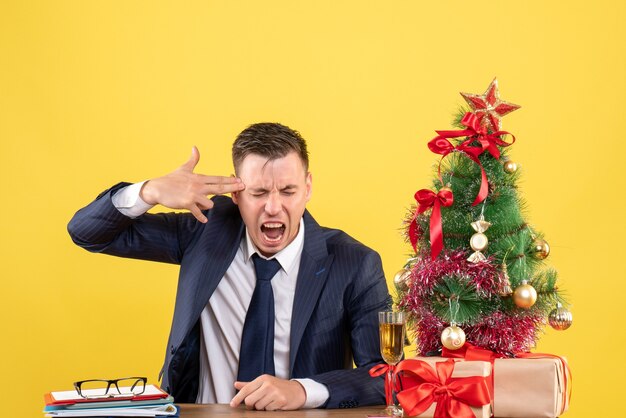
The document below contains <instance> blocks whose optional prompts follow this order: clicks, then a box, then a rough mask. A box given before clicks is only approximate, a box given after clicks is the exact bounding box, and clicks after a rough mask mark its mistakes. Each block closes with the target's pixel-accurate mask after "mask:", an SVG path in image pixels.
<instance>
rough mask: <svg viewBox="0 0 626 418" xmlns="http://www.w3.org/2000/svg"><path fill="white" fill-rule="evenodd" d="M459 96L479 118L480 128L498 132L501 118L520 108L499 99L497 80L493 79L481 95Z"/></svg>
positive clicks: (465, 94)
mask: <svg viewBox="0 0 626 418" xmlns="http://www.w3.org/2000/svg"><path fill="white" fill-rule="evenodd" d="M461 96H463V98H464V99H465V101H467V103H468V104H469V105H470V107H471V108H472V110H473V111H474V113H475V114H476V116H478V117H479V118H480V120H481V121H480V124H481V126H484V127H486V128H487V129H491V131H492V132H495V131H499V130H500V127H501V126H502V121H501V118H502V116H504V115H506V114H508V113H511V112H512V111H514V110H517V109H519V108H520V106H519V105H516V104H513V103H509V102H505V101H504V100H501V99H500V92H499V91H498V80H497V79H495V78H494V79H493V81H492V82H491V84H489V87H487V90H486V91H485V93H483V94H469V93H461Z"/></svg>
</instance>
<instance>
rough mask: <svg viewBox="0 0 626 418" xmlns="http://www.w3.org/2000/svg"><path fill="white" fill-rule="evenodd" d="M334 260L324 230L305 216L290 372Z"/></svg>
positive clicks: (293, 323)
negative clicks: (329, 251)
mask: <svg viewBox="0 0 626 418" xmlns="http://www.w3.org/2000/svg"><path fill="white" fill-rule="evenodd" d="M332 260H333V256H332V255H329V254H328V250H327V248H326V239H325V238H324V234H323V229H322V228H321V227H320V226H319V225H318V224H317V222H315V220H314V219H313V217H312V216H311V215H310V214H309V212H308V211H306V212H305V213H304V247H303V249H302V257H301V260H300V269H299V271H298V281H297V283H296V291H295V295H294V301H293V310H292V314H291V338H290V350H289V369H290V370H291V371H293V368H294V363H295V359H296V354H297V353H298V348H299V347H300V342H301V341H302V336H303V335H304V330H305V329H306V326H307V324H308V322H309V318H310V317H311V314H312V313H313V309H314V308H315V306H316V305H317V301H318V299H319V297H320V294H321V292H322V288H323V287H324V283H326V279H327V278H328V272H329V271H330V265H331V263H332Z"/></svg>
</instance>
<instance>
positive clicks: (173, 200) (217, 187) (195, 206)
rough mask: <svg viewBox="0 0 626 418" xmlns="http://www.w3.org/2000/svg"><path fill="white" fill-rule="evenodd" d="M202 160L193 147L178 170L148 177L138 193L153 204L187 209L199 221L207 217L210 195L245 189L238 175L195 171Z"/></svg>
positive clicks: (211, 205)
mask: <svg viewBox="0 0 626 418" xmlns="http://www.w3.org/2000/svg"><path fill="white" fill-rule="evenodd" d="M198 161H200V152H199V151H198V148H196V147H193V149H192V150H191V157H190V158H189V160H188V161H187V162H186V163H185V164H183V165H182V166H180V167H179V168H178V169H176V170H175V171H173V172H171V173H169V174H166V175H165V176H163V177H158V178H155V179H152V180H148V181H147V182H145V183H144V185H143V187H142V188H141V192H140V193H139V195H140V197H141V198H142V199H143V200H144V201H145V202H146V203H148V204H150V205H156V204H161V205H163V206H165V207H168V208H170V209H188V210H189V211H190V212H191V213H192V214H193V216H195V217H196V219H198V220H199V221H200V222H202V223H206V221H207V218H206V216H204V214H203V213H202V212H201V210H203V209H211V208H212V207H213V202H212V201H211V200H210V199H209V198H208V197H207V196H208V195H216V194H224V193H231V192H238V191H240V190H243V189H244V188H245V185H244V184H243V182H242V181H241V179H239V178H235V177H221V176H205V175H202V174H194V172H193V170H194V168H195V167H196V165H197V164H198Z"/></svg>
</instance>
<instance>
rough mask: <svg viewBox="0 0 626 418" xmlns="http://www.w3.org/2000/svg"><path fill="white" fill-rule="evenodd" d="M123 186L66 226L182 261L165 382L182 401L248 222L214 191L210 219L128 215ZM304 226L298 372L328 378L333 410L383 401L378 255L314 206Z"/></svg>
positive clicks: (294, 337) (83, 238)
mask: <svg viewBox="0 0 626 418" xmlns="http://www.w3.org/2000/svg"><path fill="white" fill-rule="evenodd" d="M126 185H128V184H127V183H120V184H118V185H116V186H114V187H113V188H111V189H109V190H107V191H105V192H103V193H102V194H100V196H98V198H97V199H96V200H95V201H94V202H92V203H91V204H89V205H88V206H86V207H85V208H83V209H81V210H79V211H78V212H77V213H76V215H74V217H73V218H72V220H71V221H70V223H69V225H68V231H69V233H70V235H71V237H72V239H73V240H74V242H75V243H76V244H78V245H80V246H81V247H83V248H85V249H87V250H89V251H92V252H102V253H106V254H111V255H116V256H122V257H130V258H139V259H144V260H153V261H161V262H167V263H175V264H180V275H179V279H178V291H177V294H176V305H175V308H174V318H173V322H172V329H171V331H170V336H169V342H168V348H167V352H166V356H165V364H164V366H163V369H162V371H161V373H163V378H162V386H163V387H164V388H165V389H166V390H167V391H169V392H170V393H172V395H173V396H174V397H175V399H176V400H177V402H195V399H196V395H197V392H198V381H199V347H200V344H199V341H200V340H199V338H200V325H199V318H200V313H201V312H202V310H203V309H204V307H205V306H206V304H207V302H208V300H209V298H210V297H211V294H212V293H213V291H214V290H215V288H216V287H217V285H218V283H219V281H220V279H221V278H222V277H223V276H224V274H225V272H226V270H227V269H228V267H229V266H230V264H231V261H232V260H233V258H234V257H235V254H236V252H237V249H238V247H239V243H240V241H241V238H242V237H243V234H244V233H245V229H244V224H243V221H242V219H241V216H240V215H239V210H238V208H237V206H236V205H234V204H233V203H232V201H231V200H230V199H229V198H226V197H215V198H214V202H215V206H214V207H213V208H212V209H211V210H209V211H206V212H205V214H206V215H207V217H208V222H207V223H206V224H202V223H200V222H197V221H196V219H195V218H194V217H193V216H191V214H188V213H185V214H181V213H178V214H174V213H165V214H145V215H143V216H140V217H139V218H136V219H130V218H128V217H126V216H124V215H122V214H121V213H120V212H119V211H118V210H117V209H115V207H114V206H113V204H112V203H111V196H112V194H113V193H115V192H116V191H117V190H119V189H120V188H121V187H124V186H126ZM304 227H305V235H304V237H305V238H304V248H303V251H302V258H301V263H300V271H299V274H298V280H297V284H296V291H295V299H294V305H293V316H292V319H291V347H290V356H289V361H290V370H291V377H292V378H299V377H309V378H312V379H314V380H315V381H317V382H320V383H323V384H325V385H326V386H327V387H328V389H329V392H330V398H329V399H328V402H327V403H326V404H325V406H326V407H327V408H341V407H354V406H363V405H372V404H382V403H384V389H383V381H382V380H381V379H372V378H371V377H369V375H368V369H369V368H370V367H371V366H373V365H375V364H377V363H380V362H382V358H381V355H380V352H379V342H378V317H377V312H379V311H382V310H387V309H389V308H390V305H391V298H390V296H389V293H388V291H387V285H386V282H385V279H384V275H383V271H382V265H381V260H380V257H379V255H378V254H377V253H376V252H375V251H373V250H371V249H369V248H367V247H366V246H364V245H362V244H360V243H359V242H357V241H356V240H354V239H352V238H351V237H349V236H348V235H347V234H345V233H343V232H341V231H339V230H334V229H328V228H323V227H320V226H319V225H318V224H317V222H315V220H314V219H313V217H311V215H310V214H309V213H308V212H306V213H305V214H304ZM219 349H220V347H208V350H219ZM353 360H354V363H355V364H356V365H357V367H356V368H354V369H353V368H352V362H353Z"/></svg>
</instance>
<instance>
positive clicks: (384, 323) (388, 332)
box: [378, 312, 405, 416]
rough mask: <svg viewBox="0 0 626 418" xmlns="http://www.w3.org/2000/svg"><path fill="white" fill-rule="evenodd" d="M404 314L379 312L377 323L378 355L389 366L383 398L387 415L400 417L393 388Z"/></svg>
mask: <svg viewBox="0 0 626 418" xmlns="http://www.w3.org/2000/svg"><path fill="white" fill-rule="evenodd" d="M404 320H405V319H404V312H379V313H378V323H379V330H380V354H381V355H382V356H383V360H385V363H387V364H388V365H389V370H388V371H387V376H386V379H385V397H386V401H387V409H386V411H387V414H388V415H392V416H402V408H400V406H398V405H396V404H395V401H394V399H393V388H394V384H395V382H394V378H395V373H394V369H395V365H396V364H398V362H399V361H400V360H401V359H402V354H403V349H404V333H405V327H404Z"/></svg>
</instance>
